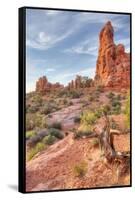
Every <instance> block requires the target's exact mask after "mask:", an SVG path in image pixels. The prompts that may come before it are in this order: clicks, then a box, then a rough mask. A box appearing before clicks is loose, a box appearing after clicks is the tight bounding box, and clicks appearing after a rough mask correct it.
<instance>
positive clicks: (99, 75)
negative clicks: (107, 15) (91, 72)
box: [95, 21, 130, 88]
mask: <svg viewBox="0 0 135 200" xmlns="http://www.w3.org/2000/svg"><path fill="white" fill-rule="evenodd" d="M95 83H96V84H101V85H103V86H108V87H121V88H128V87H129V86H130V54H129V53H126V52H125V47H124V45H122V44H118V45H116V44H115V43H114V29H113V26H112V24H111V22H110V21H108V22H107V23H106V24H105V26H104V27H103V28H102V30H101V32H100V34H99V50H98V58H97V64H96V75H95Z"/></svg>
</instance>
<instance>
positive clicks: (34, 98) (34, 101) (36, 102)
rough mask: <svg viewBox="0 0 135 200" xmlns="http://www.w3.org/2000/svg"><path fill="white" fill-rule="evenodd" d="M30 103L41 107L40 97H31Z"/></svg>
mask: <svg viewBox="0 0 135 200" xmlns="http://www.w3.org/2000/svg"><path fill="white" fill-rule="evenodd" d="M31 101H32V102H33V103H35V104H37V105H39V106H40V105H42V102H43V100H42V97H41V96H40V95H35V96H33V97H32V98H31Z"/></svg>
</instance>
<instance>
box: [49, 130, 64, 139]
mask: <svg viewBox="0 0 135 200" xmlns="http://www.w3.org/2000/svg"><path fill="white" fill-rule="evenodd" d="M48 133H49V134H50V135H52V136H55V137H56V138H58V139H63V137H64V135H63V134H62V132H61V131H60V130H58V129H56V128H50V129H49V130H48Z"/></svg>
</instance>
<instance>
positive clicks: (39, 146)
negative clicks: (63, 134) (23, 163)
mask: <svg viewBox="0 0 135 200" xmlns="http://www.w3.org/2000/svg"><path fill="white" fill-rule="evenodd" d="M45 147H46V146H45V144H44V143H42V142H38V143H37V144H36V145H35V147H33V148H32V149H31V150H30V151H29V152H28V154H27V161H29V160H31V159H32V158H33V157H34V156H35V155H36V154H37V153H38V152H40V151H42V150H44V149H45Z"/></svg>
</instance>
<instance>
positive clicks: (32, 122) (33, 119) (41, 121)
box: [26, 113, 47, 131]
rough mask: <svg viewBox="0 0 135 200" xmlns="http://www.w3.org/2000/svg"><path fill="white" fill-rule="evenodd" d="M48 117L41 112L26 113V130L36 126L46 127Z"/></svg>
mask: <svg viewBox="0 0 135 200" xmlns="http://www.w3.org/2000/svg"><path fill="white" fill-rule="evenodd" d="M46 127H47V123H46V118H45V117H43V116H42V115H40V114H37V113H36V114H27V115H26V130H27V131H28V130H33V129H34V128H46Z"/></svg>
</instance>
